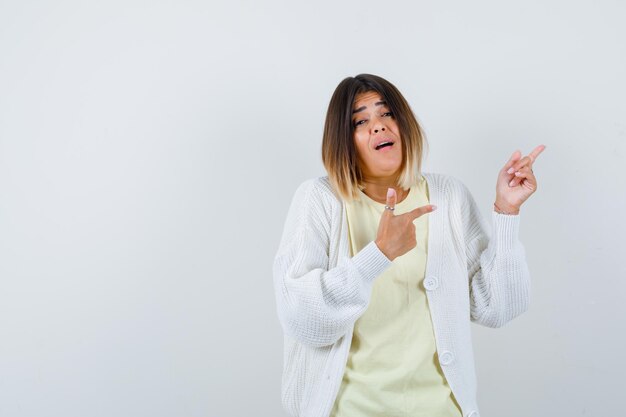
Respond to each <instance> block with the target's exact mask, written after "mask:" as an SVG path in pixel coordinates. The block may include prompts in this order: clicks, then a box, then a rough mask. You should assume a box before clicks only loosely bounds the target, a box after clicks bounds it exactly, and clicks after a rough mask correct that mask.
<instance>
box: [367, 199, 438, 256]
mask: <svg viewBox="0 0 626 417" xmlns="http://www.w3.org/2000/svg"><path fill="white" fill-rule="evenodd" d="M387 206H389V207H394V208H395V206H396V190H395V189H393V188H389V189H388V191H387ZM436 208H437V207H436V206H433V205H432V204H429V205H426V206H422V207H418V208H416V209H413V210H411V211H409V212H407V213H404V214H400V215H397V216H396V215H394V214H393V211H392V210H388V209H385V211H384V212H383V215H382V216H381V218H380V223H379V224H378V235H377V236H376V241H375V242H376V246H378V249H380V251H381V252H382V253H383V254H385V256H386V257H387V258H389V260H391V261H393V260H394V259H395V258H397V257H398V256H401V255H404V254H405V253H407V252H408V251H410V250H411V249H413V248H414V247H415V246H417V240H416V238H415V225H414V224H413V220H415V219H417V218H418V217H420V216H422V215H423V214H426V213H430V212H432V211H434V210H435V209H436Z"/></svg>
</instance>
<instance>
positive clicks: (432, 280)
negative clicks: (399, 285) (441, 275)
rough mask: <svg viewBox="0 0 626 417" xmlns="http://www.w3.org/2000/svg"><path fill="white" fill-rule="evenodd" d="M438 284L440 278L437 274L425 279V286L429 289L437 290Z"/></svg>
mask: <svg viewBox="0 0 626 417" xmlns="http://www.w3.org/2000/svg"><path fill="white" fill-rule="evenodd" d="M438 286H439V280H438V279H437V277H435V276H432V275H431V276H428V277H426V279H425V280H424V288H426V289H427V290H428V291H433V290H436V289H437V287H438Z"/></svg>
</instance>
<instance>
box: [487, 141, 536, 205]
mask: <svg viewBox="0 0 626 417" xmlns="http://www.w3.org/2000/svg"><path fill="white" fill-rule="evenodd" d="M545 148H546V147H545V145H539V146H537V147H536V148H535V149H534V150H533V151H532V152H531V153H530V154H528V155H527V156H525V157H523V158H521V156H522V154H521V152H520V151H515V152H513V155H511V158H510V159H509V160H508V162H507V163H506V165H505V166H504V168H502V169H501V170H500V173H499V174H498V182H497V184H496V202H495V207H494V209H495V210H496V211H498V212H504V213H507V214H519V209H520V207H521V205H522V204H523V203H524V201H526V200H527V199H528V197H530V196H531V195H532V193H534V192H535V191H536V190H537V178H535V175H534V173H533V169H532V167H533V163H534V162H535V161H536V160H537V157H538V156H539V154H540V153H541V152H543V150H544V149H545ZM520 158H521V159H520Z"/></svg>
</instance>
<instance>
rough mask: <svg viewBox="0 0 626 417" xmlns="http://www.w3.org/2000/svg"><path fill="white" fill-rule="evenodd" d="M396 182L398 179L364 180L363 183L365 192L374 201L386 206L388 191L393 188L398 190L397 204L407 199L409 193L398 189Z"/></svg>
mask: <svg viewBox="0 0 626 417" xmlns="http://www.w3.org/2000/svg"><path fill="white" fill-rule="evenodd" d="M396 182H397V181H396V178H380V179H371V178H368V179H364V180H363V181H362V184H363V186H364V187H365V188H364V189H363V192H364V193H365V195H367V196H368V197H369V198H371V199H372V200H374V201H377V202H379V203H382V204H385V203H387V189H388V188H393V189H395V190H396V204H398V203H400V202H402V200H404V199H405V198H406V196H407V195H408V193H409V191H408V190H404V189H402V188H401V187H398V186H397V185H396Z"/></svg>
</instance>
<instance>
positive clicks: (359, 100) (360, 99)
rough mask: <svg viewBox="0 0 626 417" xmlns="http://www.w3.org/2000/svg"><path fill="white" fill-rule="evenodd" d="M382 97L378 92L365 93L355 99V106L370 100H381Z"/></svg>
mask: <svg viewBox="0 0 626 417" xmlns="http://www.w3.org/2000/svg"><path fill="white" fill-rule="evenodd" d="M381 99H382V97H381V95H380V94H379V93H378V92H377V91H366V92H365V93H360V94H357V95H356V97H355V98H354V105H355V106H356V105H357V104H360V103H362V102H365V101H370V100H381Z"/></svg>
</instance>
